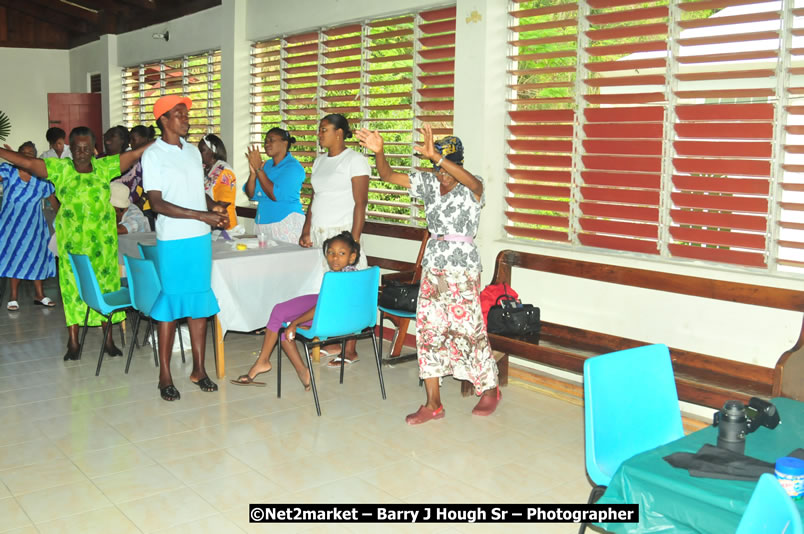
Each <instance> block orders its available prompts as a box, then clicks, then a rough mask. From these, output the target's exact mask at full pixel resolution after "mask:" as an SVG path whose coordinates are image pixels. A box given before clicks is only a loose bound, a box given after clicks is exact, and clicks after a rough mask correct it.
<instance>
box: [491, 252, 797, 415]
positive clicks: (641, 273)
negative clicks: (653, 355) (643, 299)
mask: <svg viewBox="0 0 804 534" xmlns="http://www.w3.org/2000/svg"><path fill="white" fill-rule="evenodd" d="M512 267H518V268H522V269H528V270H533V271H542V272H546V273H552V274H559V275H564V276H571V277H576V278H585V279H589V280H595V281H600V282H608V283H612V284H619V285H624V286H632V287H639V288H644V289H652V290H657V291H666V292H669V293H677V294H681V295H690V296H695V297H703V298H709V299H715V300H721V301H727V302H737V303H741V304H752V305H754V306H763V307H766V308H775V309H780V310H788V311H794V312H802V313H804V291H797V290H794V289H785V288H775V287H767V286H759V285H755V284H746V283H742V282H730V281H724V280H713V279H709V278H700V277H695V276H687V275H680V274H673V273H664V272H657V271H649V270H646V269H636V268H633V267H622V266H618V265H609V264H604V263H595V262H588V261H583V260H572V259H567V258H557V257H553V256H544V255H541V254H533V253H528V252H520V251H515V250H502V251H500V253H499V254H498V255H497V261H496V265H495V269H494V279H493V283H497V284H499V283H503V282H504V283H506V284H511V269H512ZM803 319H804V318H803ZM562 328H563V327H562ZM564 330H565V331H572V330H578V329H572V328H569V327H566V328H564ZM580 333H581V332H580V330H578V332H576V334H580ZM583 334H584V335H585V334H586V333H585V332H584V333H583ZM591 337H592V338H595V337H597V338H599V341H600V342H601V343H602V342H612V341H613V340H614V338H615V336H606V335H598V336H591ZM587 339H589V336H587ZM593 341H594V339H593ZM618 348H627V346H625V347H618ZM672 352H673V363H674V366H676V367H677V371H676V372H679V371H678V369H679V368H683V369H685V370H694V372H695V374H706V373H707V372H709V371H710V370H711V369H712V368H713V367H715V366H716V365H717V364H718V363H719V362H722V361H723V358H718V357H715V356H708V355H704V354H698V353H694V352H690V351H683V350H679V349H672ZM729 367H730V369H719V370H718V371H717V372H718V373H722V374H730V375H733V378H734V379H735V380H737V381H739V380H743V381H745V380H749V379H750V380H753V381H755V382H756V383H758V384H761V383H766V384H768V386H769V388H768V389H769V390H770V391H769V393H771V394H772V395H773V396H784V397H790V398H795V399H798V400H804V320H803V321H802V326H801V330H800V332H799V336H798V340H797V341H796V343H795V345H794V346H793V347H792V348H790V349H789V350H787V351H785V352H784V353H783V354H782V355H781V356H780V357H779V359H778V361H777V363H776V366H775V367H774V368H773V369H767V368H763V367H760V366H756V365H753V364H745V363H742V362H736V361H729Z"/></svg>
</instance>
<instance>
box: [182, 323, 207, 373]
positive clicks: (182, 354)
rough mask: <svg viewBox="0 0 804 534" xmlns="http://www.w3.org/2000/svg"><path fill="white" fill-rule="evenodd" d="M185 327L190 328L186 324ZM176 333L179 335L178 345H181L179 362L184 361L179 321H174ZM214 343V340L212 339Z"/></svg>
mask: <svg viewBox="0 0 804 534" xmlns="http://www.w3.org/2000/svg"><path fill="white" fill-rule="evenodd" d="M187 328H190V326H189V325H188V326H187ZM176 333H177V334H178V335H179V347H181V363H184V362H185V360H184V340H183V339H182V338H181V322H177V323H176ZM213 343H214V341H213Z"/></svg>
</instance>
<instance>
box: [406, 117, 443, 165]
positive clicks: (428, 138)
mask: <svg viewBox="0 0 804 534" xmlns="http://www.w3.org/2000/svg"><path fill="white" fill-rule="evenodd" d="M422 141H423V142H422V144H421V145H416V146H414V147H413V150H415V151H416V152H418V153H419V154H421V155H422V156H424V157H425V158H427V159H429V160H430V161H432V162H433V163H435V162H436V161H438V160H439V159H441V155H440V154H439V153H438V152H436V149H435V145H434V144H433V128H432V127H431V126H430V123H427V122H426V123H424V139H423V140H422Z"/></svg>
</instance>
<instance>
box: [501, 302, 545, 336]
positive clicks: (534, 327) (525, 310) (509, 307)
mask: <svg viewBox="0 0 804 534" xmlns="http://www.w3.org/2000/svg"><path fill="white" fill-rule="evenodd" d="M541 328H542V323H541V320H540V313H539V308H537V307H536V306H533V305H532V304H522V301H520V300H519V299H518V298H515V297H514V296H512V295H509V294H508V293H505V294H504V295H500V296H499V297H497V302H496V304H495V305H494V306H492V307H491V308H490V309H489V315H488V327H487V330H488V332H489V334H500V335H503V336H526V335H535V334H538V333H539V331H540V330H541Z"/></svg>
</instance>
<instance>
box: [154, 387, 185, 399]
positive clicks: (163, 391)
mask: <svg viewBox="0 0 804 534" xmlns="http://www.w3.org/2000/svg"><path fill="white" fill-rule="evenodd" d="M156 387H158V388H159V394H160V395H162V400H166V401H168V402H172V401H176V400H179V399H180V398H181V393H179V390H178V389H176V386H174V385H173V384H168V385H167V386H165V387H163V388H160V387H159V386H156Z"/></svg>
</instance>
